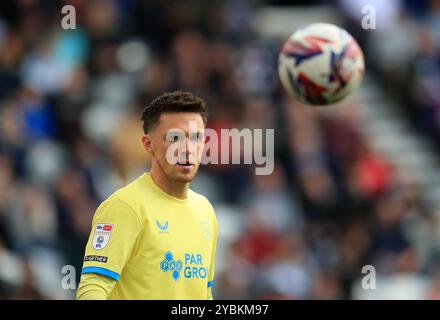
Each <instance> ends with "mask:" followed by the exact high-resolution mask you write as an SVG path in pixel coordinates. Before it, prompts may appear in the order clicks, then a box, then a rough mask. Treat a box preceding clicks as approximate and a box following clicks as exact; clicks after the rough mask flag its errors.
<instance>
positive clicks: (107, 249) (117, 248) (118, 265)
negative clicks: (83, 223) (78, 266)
mask: <svg viewBox="0 0 440 320" xmlns="http://www.w3.org/2000/svg"><path fill="white" fill-rule="evenodd" d="M140 230H141V223H140V219H139V218H138V216H137V214H136V212H135V211H134V210H133V209H132V208H131V207H130V206H129V205H128V204H127V203H125V202H124V201H122V200H119V199H111V200H110V199H108V200H106V201H104V202H103V203H102V204H101V205H100V206H99V208H98V209H97V210H96V213H95V216H94V218H93V222H92V230H91V233H90V236H89V240H88V242H87V245H86V250H85V256H84V264H83V269H82V274H87V273H96V274H101V275H104V276H107V277H109V278H112V279H115V280H118V279H119V277H120V275H121V272H122V270H123V269H124V267H125V265H126V264H127V262H128V260H129V258H130V256H131V254H132V251H133V248H134V246H135V242H136V239H137V237H138V235H139V232H140Z"/></svg>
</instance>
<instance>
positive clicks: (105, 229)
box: [92, 223, 113, 250]
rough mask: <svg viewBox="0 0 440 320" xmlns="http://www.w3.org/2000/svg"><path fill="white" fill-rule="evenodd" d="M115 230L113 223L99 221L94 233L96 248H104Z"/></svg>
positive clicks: (93, 244)
mask: <svg viewBox="0 0 440 320" xmlns="http://www.w3.org/2000/svg"><path fill="white" fill-rule="evenodd" d="M112 232H113V225H112V224H107V223H98V224H97V225H96V228H95V234H94V235H93V241H92V246H93V248H94V249H96V250H101V249H104V248H105V246H106V245H107V243H108V242H109V240H110V236H111V235H112Z"/></svg>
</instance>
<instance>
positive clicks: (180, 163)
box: [177, 161, 194, 168]
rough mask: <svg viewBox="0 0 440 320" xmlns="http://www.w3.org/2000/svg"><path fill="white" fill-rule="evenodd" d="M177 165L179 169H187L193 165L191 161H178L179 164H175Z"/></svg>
mask: <svg viewBox="0 0 440 320" xmlns="http://www.w3.org/2000/svg"><path fill="white" fill-rule="evenodd" d="M177 165H178V166H180V167H188V168H189V167H191V166H193V165H194V163H193V162H191V161H179V162H177Z"/></svg>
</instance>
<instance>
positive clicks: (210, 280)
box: [207, 209, 218, 300]
mask: <svg viewBox="0 0 440 320" xmlns="http://www.w3.org/2000/svg"><path fill="white" fill-rule="evenodd" d="M212 210H213V214H214V219H213V221H214V222H213V236H212V241H213V244H212V254H211V265H210V266H209V276H208V294H207V299H208V300H213V299H214V298H213V296H212V287H213V285H214V274H215V270H214V269H215V268H214V266H215V253H216V250H217V233H218V231H217V218H216V216H215V213H214V209H212Z"/></svg>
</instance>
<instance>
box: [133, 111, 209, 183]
mask: <svg viewBox="0 0 440 320" xmlns="http://www.w3.org/2000/svg"><path fill="white" fill-rule="evenodd" d="M204 128H205V125H204V123H203V119H202V116H201V115H200V114H199V113H195V112H178V113H172V112H169V113H163V114H161V115H160V118H159V121H158V123H157V124H156V126H155V127H154V128H152V130H151V131H150V133H148V134H146V135H145V136H144V137H143V139H142V141H143V143H144V146H145V149H146V150H147V151H148V152H150V153H151V156H152V161H153V165H154V166H156V167H157V169H159V170H161V171H162V172H163V174H164V175H165V176H166V177H167V178H168V179H169V180H171V181H175V182H180V183H188V182H190V181H191V180H193V179H194V177H195V175H196V173H197V170H198V168H199V165H200V159H201V155H202V151H203V146H204V143H205V138H204Z"/></svg>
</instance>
